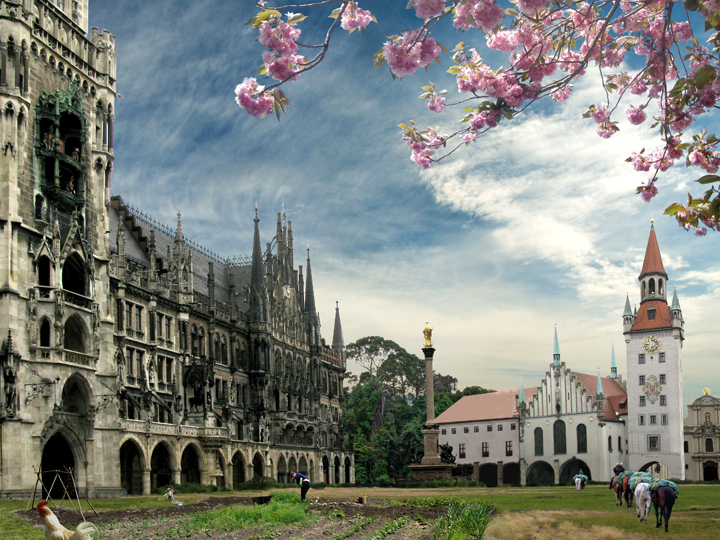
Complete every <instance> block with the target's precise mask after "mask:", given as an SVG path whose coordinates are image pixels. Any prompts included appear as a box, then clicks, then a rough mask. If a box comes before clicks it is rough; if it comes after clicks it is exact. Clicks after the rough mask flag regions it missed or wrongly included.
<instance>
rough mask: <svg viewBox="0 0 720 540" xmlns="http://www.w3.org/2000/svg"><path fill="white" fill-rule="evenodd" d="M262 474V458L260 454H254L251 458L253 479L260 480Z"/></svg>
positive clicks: (263, 469)
mask: <svg viewBox="0 0 720 540" xmlns="http://www.w3.org/2000/svg"><path fill="white" fill-rule="evenodd" d="M264 472H265V464H264V463H263V458H262V456H261V455H260V454H255V457H254V458H253V478H254V477H258V478H262V477H263V473H264ZM271 474H272V473H271Z"/></svg>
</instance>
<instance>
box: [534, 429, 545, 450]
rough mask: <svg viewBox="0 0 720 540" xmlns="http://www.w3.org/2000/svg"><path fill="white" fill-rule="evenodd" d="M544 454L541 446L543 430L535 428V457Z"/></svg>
mask: <svg viewBox="0 0 720 540" xmlns="http://www.w3.org/2000/svg"><path fill="white" fill-rule="evenodd" d="M544 453H545V448H544V445H543V430H542V428H540V427H536V428H535V455H536V456H542V455H543V454H544Z"/></svg>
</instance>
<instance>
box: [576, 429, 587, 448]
mask: <svg viewBox="0 0 720 540" xmlns="http://www.w3.org/2000/svg"><path fill="white" fill-rule="evenodd" d="M576 431H577V451H578V454H587V428H586V427H585V424H578V427H577V429H576Z"/></svg>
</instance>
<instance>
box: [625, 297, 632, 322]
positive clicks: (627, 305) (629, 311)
mask: <svg viewBox="0 0 720 540" xmlns="http://www.w3.org/2000/svg"><path fill="white" fill-rule="evenodd" d="M632 316H633V312H632V307H630V293H628V294H627V295H626V296H625V309H624V310H623V318H624V317H632Z"/></svg>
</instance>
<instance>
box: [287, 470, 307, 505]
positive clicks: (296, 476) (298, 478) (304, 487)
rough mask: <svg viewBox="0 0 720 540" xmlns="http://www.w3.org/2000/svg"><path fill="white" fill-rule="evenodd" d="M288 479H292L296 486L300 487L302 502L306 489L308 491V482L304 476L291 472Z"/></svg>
mask: <svg viewBox="0 0 720 540" xmlns="http://www.w3.org/2000/svg"><path fill="white" fill-rule="evenodd" d="M290 478H292V479H294V480H295V482H297V485H298V486H300V499H302V500H303V501H304V500H305V495H306V494H307V492H308V489H310V480H308V479H307V476H305V475H304V474H302V473H299V472H293V471H290Z"/></svg>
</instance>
